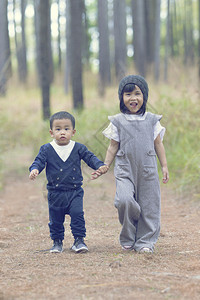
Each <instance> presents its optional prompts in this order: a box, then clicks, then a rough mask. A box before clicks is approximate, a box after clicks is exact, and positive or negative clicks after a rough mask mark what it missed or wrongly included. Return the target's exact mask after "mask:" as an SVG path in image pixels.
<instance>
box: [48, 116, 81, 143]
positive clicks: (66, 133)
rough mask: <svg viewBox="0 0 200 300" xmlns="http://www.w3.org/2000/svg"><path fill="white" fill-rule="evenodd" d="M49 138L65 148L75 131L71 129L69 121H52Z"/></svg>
mask: <svg viewBox="0 0 200 300" xmlns="http://www.w3.org/2000/svg"><path fill="white" fill-rule="evenodd" d="M49 132H50V134H51V137H52V138H54V140H55V142H56V144H58V145H59V146H65V145H67V144H69V142H70V140H71V138H72V136H74V135H75V133H76V130H75V129H73V126H72V122H71V120H69V119H59V120H54V121H53V126H52V129H50V130H49Z"/></svg>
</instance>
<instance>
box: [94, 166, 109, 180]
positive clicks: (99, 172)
mask: <svg viewBox="0 0 200 300" xmlns="http://www.w3.org/2000/svg"><path fill="white" fill-rule="evenodd" d="M108 170H109V166H108V165H103V166H101V167H100V168H98V170H96V171H95V172H93V173H92V177H91V179H92V180H94V179H97V178H98V177H99V176H101V175H102V174H105V173H106V172H108Z"/></svg>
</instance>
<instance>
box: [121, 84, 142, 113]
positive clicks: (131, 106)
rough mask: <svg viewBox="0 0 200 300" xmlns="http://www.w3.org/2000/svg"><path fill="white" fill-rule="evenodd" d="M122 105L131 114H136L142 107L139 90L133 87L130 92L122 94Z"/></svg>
mask: <svg viewBox="0 0 200 300" xmlns="http://www.w3.org/2000/svg"><path fill="white" fill-rule="evenodd" d="M123 100H124V105H125V106H126V108H128V110H129V111H130V113H131V114H136V113H137V112H138V111H139V109H140V108H141V107H142V105H143V94H142V91H141V89H140V88H139V87H138V86H137V85H135V89H134V90H133V91H132V92H124V93H123Z"/></svg>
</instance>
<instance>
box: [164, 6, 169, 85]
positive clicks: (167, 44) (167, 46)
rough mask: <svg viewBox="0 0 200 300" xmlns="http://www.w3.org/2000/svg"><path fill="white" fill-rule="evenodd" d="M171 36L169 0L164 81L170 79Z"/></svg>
mask: <svg viewBox="0 0 200 300" xmlns="http://www.w3.org/2000/svg"><path fill="white" fill-rule="evenodd" d="M169 34H170V0H167V21H166V38H165V63H164V80H165V81H167V77H168V59H169Z"/></svg>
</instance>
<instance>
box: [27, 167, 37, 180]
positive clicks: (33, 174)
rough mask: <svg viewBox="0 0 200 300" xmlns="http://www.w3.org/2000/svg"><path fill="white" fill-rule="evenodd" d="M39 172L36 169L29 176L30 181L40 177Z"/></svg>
mask: <svg viewBox="0 0 200 300" xmlns="http://www.w3.org/2000/svg"><path fill="white" fill-rule="evenodd" d="M38 174H39V171H38V170H37V169H34V170H32V171H31V173H30V175H29V179H30V180H35V179H36V177H37V176H38Z"/></svg>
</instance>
